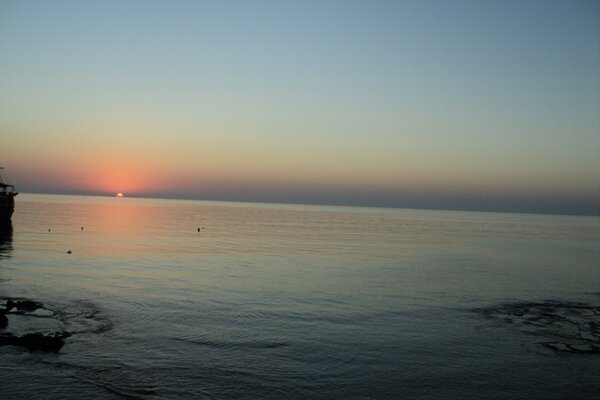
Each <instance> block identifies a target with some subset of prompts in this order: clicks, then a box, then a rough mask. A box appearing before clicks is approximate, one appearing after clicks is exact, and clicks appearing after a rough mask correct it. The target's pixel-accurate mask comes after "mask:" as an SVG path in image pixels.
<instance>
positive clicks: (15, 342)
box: [0, 332, 71, 352]
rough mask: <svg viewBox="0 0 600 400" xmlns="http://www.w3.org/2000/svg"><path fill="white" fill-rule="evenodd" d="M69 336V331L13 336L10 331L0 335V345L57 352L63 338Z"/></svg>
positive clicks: (61, 345) (62, 342)
mask: <svg viewBox="0 0 600 400" xmlns="http://www.w3.org/2000/svg"><path fill="white" fill-rule="evenodd" d="M69 336H71V334H70V333H69V332H56V333H54V334H49V335H44V334H43V333H40V332H36V333H28V334H25V335H23V336H15V335H13V334H12V333H5V334H3V335H0V346H21V347H26V348H27V349H29V351H45V352H58V351H59V350H60V349H61V348H62V347H63V346H64V345H65V339H66V338H68V337H69Z"/></svg>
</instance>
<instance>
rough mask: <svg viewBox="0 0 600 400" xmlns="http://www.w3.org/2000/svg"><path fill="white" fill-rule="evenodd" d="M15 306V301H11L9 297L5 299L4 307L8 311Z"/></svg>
mask: <svg viewBox="0 0 600 400" xmlns="http://www.w3.org/2000/svg"><path fill="white" fill-rule="evenodd" d="M16 306H17V303H15V302H14V301H12V300H11V299H8V300H7V301H6V309H7V310H8V311H10V310H12V309H13V308H15V307H16Z"/></svg>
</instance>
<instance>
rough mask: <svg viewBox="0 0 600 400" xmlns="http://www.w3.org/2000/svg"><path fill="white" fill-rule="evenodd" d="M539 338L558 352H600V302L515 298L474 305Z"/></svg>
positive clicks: (547, 346)
mask: <svg viewBox="0 0 600 400" xmlns="http://www.w3.org/2000/svg"><path fill="white" fill-rule="evenodd" d="M477 311H478V312H481V313H482V314H484V315H485V316H487V317H488V318H492V319H497V320H501V321H504V322H505V323H508V324H510V325H511V326H512V327H513V328H514V329H519V330H520V331H522V332H524V333H527V334H529V335H533V336H537V337H539V338H540V341H539V344H541V345H542V346H544V347H546V348H548V349H551V350H553V351H555V352H557V353H570V354H600V323H599V322H598V321H599V320H600V306H598V305H593V304H587V303H581V302H569V301H553V300H549V301H542V302H517V303H506V304H500V305H497V306H493V307H488V308H483V309H477Z"/></svg>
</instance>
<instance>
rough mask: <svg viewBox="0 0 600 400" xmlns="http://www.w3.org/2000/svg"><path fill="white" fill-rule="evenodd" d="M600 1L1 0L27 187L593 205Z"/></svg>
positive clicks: (8, 116) (10, 138)
mask: <svg viewBox="0 0 600 400" xmlns="http://www.w3.org/2000/svg"><path fill="white" fill-rule="evenodd" d="M599 71H600V2H599V1H593V0H581V1H579V0H571V1H566V0H565V1H552V0H543V1H542V0H539V1H535V0H529V1H527V0H525V1H509V0H508V1H504V0H503V1H476V0H472V1H459V0H452V1H443V0H439V1H426V0H424V1H401V0H394V1H377V0H369V1H351V0H347V1H329V0H323V1H316V0H315V1H312V0H310V1H309V0H307V1H249V0H248V1H246V0H244V1H228V0H224V1H135V0H131V1H110V0H102V1H93V0H90V1H60V0H57V1H51V2H50V1H13V0H1V1H0V166H4V168H5V170H4V172H5V173H6V174H7V175H8V178H10V180H11V181H12V183H14V184H15V185H16V186H17V189H18V190H20V191H21V192H42V193H67V194H69V193H70V194H107V195H114V194H115V193H117V192H123V193H125V195H126V196H156V197H167V198H197V199H209V200H234V201H267V202H291V203H316V204H342V205H366V206H384V207H411V208H441V209H463V210H495V211H518V212H541V213H566V214H593V215H600V112H599V110H600V72H599Z"/></svg>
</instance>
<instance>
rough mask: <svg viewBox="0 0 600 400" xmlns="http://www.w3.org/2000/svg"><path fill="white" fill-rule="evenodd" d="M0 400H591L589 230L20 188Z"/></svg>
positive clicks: (595, 328)
mask: <svg viewBox="0 0 600 400" xmlns="http://www.w3.org/2000/svg"><path fill="white" fill-rule="evenodd" d="M16 200H17V201H16V210H15V214H14V216H13V223H12V229H4V230H3V231H2V234H1V235H0V308H6V306H7V304H8V302H9V301H23V300H31V301H34V302H38V303H39V304H40V307H39V308H38V309H37V310H34V311H31V312H16V311H17V310H16V309H15V308H13V309H12V310H11V311H8V312H6V315H7V317H8V326H7V327H6V328H5V329H3V330H2V329H0V337H2V336H6V335H13V336H19V335H25V334H27V333H35V332H40V333H43V334H54V333H57V332H68V334H69V335H70V336H69V337H67V338H66V339H65V340H64V346H63V347H62V348H61V349H60V350H59V351H57V352H53V351H39V350H30V349H28V348H26V347H20V346H18V345H2V346H0V399H3V400H11V399H67V400H68V399H179V400H181V399H446V400H447V399H450V400H451V399H545V400H548V399H600V218H599V217H589V216H562V215H533V214H512V213H489V212H461V211H435V210H414V209H383V208H359V207H336V206H314V205H284V204H260V203H235V202H209V201H191V200H162V199H141V198H128V197H124V198H116V197H115V198H112V197H93V196H59V195H39V194H20V195H19V196H18V197H17V199H16Z"/></svg>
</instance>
